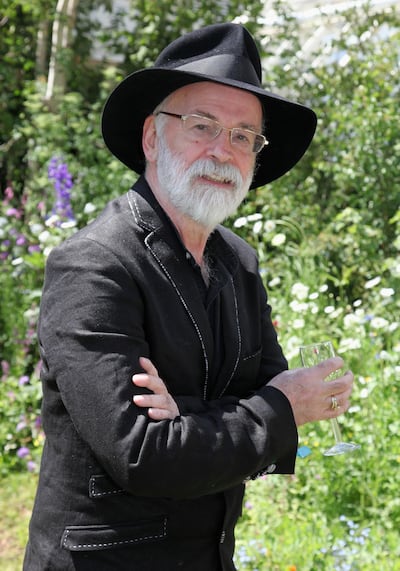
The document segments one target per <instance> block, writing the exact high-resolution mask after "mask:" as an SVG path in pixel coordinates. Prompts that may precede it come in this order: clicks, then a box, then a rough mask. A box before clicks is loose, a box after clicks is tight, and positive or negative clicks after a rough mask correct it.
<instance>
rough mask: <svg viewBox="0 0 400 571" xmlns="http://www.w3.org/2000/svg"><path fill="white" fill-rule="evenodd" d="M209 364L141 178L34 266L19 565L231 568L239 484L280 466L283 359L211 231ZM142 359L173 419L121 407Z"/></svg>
mask: <svg viewBox="0 0 400 571" xmlns="http://www.w3.org/2000/svg"><path fill="white" fill-rule="evenodd" d="M210 247H212V251H213V253H214V255H215V256H217V257H218V260H220V263H221V267H222V269H223V271H222V278H221V283H220V290H219V296H218V300H219V302H218V303H219V305H218V312H219V319H220V322H221V323H222V336H223V340H222V343H223V361H222V363H221V366H220V367H218V371H217V372H212V371H213V370H214V369H215V368H214V369H213V367H211V364H212V363H213V354H212V353H213V351H214V347H215V344H214V342H213V332H212V329H211V327H210V322H209V319H208V316H207V312H206V310H205V307H204V302H203V299H202V295H201V292H200V290H199V288H198V287H197V286H196V284H195V280H194V279H193V268H192V267H191V266H190V264H189V263H188V260H187V258H186V252H185V249H184V247H183V245H182V244H181V242H180V241H179V238H178V236H177V234H176V232H175V231H174V230H173V228H172V227H171V224H170V223H169V221H168V219H167V218H166V215H165V214H164V212H163V211H162V210H161V208H160V206H159V205H158V203H157V201H156V200H155V198H154V196H153V194H152V193H151V191H150V189H149V187H148V185H147V183H146V182H145V180H144V178H141V179H140V180H139V181H138V182H137V183H136V184H135V186H134V187H133V189H132V190H130V191H129V192H128V193H127V194H126V195H125V196H123V197H121V198H119V199H117V200H115V201H113V202H111V203H110V204H109V205H108V206H107V207H106V209H105V210H104V212H103V213H102V214H101V215H100V216H99V217H98V218H97V219H96V221H94V222H93V223H92V224H90V225H89V226H87V227H86V228H85V229H83V230H81V231H79V232H77V233H76V234H75V235H74V236H73V237H72V238H70V239H68V240H66V241H65V242H64V243H63V244H62V245H60V246H59V247H57V248H55V249H54V250H53V251H52V252H51V254H50V256H49V259H48V263H47V268H46V278H45V286H44V290H43V296H42V303H41V314H40V320H39V330H38V333H39V343H40V350H41V356H42V360H43V366H42V382H43V411H42V414H43V426H44V430H45V433H46V442H45V447H44V452H43V458H42V466H41V473H40V482H39V487H38V492H37V497H36V501H35V506H34V511H33V515H32V520H31V525H30V538H29V543H28V547H27V552H26V557H25V564H24V570H25V571H39V570H40V571H46V570H49V571H58V570H60V571H69V570H78V571H83V570H85V571H86V570H90V571H94V570H96V571H102V570H103V569H104V570H106V569H107V570H112V571H118V570H128V569H129V570H131V569H132V570H138V571H145V570H147V569H148V570H149V571H150V570H159V569H160V570H162V571H170V570H171V571H173V570H175V569H188V570H189V569H190V571H196V570H199V571H200V570H202V571H203V570H204V571H212V570H214V569H215V570H217V569H223V570H224V571H228V570H232V569H234V567H233V563H232V552H233V545H234V540H233V528H234V525H235V522H236V520H237V518H238V517H239V515H240V512H241V503H242V496H243V488H244V486H243V483H242V482H243V481H244V480H245V479H246V478H248V477H251V476H253V475H255V474H258V473H260V472H262V471H267V472H273V471H274V472H275V473H291V472H293V470H294V463H295V457H296V448H297V430H296V426H295V423H294V418H293V414H292V410H291V407H290V404H289V402H288V400H287V399H286V397H285V396H284V395H283V393H281V392H280V391H279V390H277V389H275V388H273V387H269V386H268V384H267V383H268V381H269V380H270V379H271V378H272V377H273V376H275V375H276V374H277V373H279V372H280V371H282V370H283V369H285V368H287V363H286V360H285V358H284V357H283V355H282V351H281V349H280V346H279V345H278V343H277V339H276V334H275V331H274V328H273V326H272V323H271V318H270V307H269V305H268V304H267V297H266V293H265V290H264V288H263V286H262V283H261V280H260V277H259V274H258V266H257V259H256V256H255V253H254V252H253V250H252V249H251V248H250V247H249V246H248V245H247V244H246V243H245V242H244V241H243V240H242V239H240V238H239V237H237V236H236V235H235V234H233V233H232V232H230V231H229V230H227V229H224V228H222V227H218V229H217V230H216V231H215V232H214V233H213V235H212V236H211V238H210ZM140 356H147V357H149V358H150V359H151V360H152V361H153V363H154V364H155V365H156V367H157V369H158V371H159V374H160V376H161V378H162V379H163V380H164V381H165V382H166V384H167V386H168V389H169V391H170V393H171V394H172V395H174V397H175V399H176V401H177V403H178V406H179V409H180V412H181V414H180V416H179V417H178V418H176V419H175V420H173V421H161V422H154V421H151V420H149V418H148V416H147V414H146V411H145V410H143V409H139V408H138V407H136V406H135V405H134V404H133V403H132V397H133V395H134V393H135V391H136V392H138V389H137V388H135V387H134V385H133V384H132V382H131V377H132V374H133V373H135V372H139V371H140V370H141V369H140V367H139V364H138V358H139V357H140Z"/></svg>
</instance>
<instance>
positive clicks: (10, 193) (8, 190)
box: [4, 186, 14, 204]
mask: <svg viewBox="0 0 400 571" xmlns="http://www.w3.org/2000/svg"><path fill="white" fill-rule="evenodd" d="M4 196H5V200H4V204H7V203H8V202H10V200H12V199H13V198H14V191H13V189H12V188H11V186H7V188H6V189H5V191H4Z"/></svg>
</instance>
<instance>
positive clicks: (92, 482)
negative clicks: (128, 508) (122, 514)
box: [90, 476, 124, 498]
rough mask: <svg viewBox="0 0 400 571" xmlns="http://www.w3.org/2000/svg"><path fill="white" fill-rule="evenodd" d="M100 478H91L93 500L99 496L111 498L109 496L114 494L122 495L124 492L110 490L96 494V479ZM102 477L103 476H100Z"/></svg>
mask: <svg viewBox="0 0 400 571" xmlns="http://www.w3.org/2000/svg"><path fill="white" fill-rule="evenodd" d="M98 477H99V476H92V477H91V478H90V497H91V498H93V497H94V498H97V497H99V496H109V495H113V494H122V493H123V491H124V490H122V489H121V490H110V491H107V492H95V484H96V478H98ZM100 477H101V476H100Z"/></svg>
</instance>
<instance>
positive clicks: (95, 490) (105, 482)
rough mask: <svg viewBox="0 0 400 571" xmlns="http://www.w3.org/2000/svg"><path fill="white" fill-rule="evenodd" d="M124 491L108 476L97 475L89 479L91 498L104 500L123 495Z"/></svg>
mask: <svg viewBox="0 0 400 571" xmlns="http://www.w3.org/2000/svg"><path fill="white" fill-rule="evenodd" d="M123 493H124V490H123V489H122V488H120V487H119V486H117V484H116V483H115V482H114V481H113V480H112V479H111V478H109V477H108V476H105V475H104V474H96V475H93V476H90V479H89V498H104V497H105V496H110V495H115V494H123Z"/></svg>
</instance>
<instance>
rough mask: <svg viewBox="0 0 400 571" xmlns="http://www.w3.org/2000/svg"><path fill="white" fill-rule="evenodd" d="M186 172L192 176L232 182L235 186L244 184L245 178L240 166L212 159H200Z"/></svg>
mask: <svg viewBox="0 0 400 571" xmlns="http://www.w3.org/2000/svg"><path fill="white" fill-rule="evenodd" d="M186 174H187V175H188V176H189V177H190V178H195V177H209V178H215V179H218V180H221V181H224V182H227V183H232V184H234V185H235V187H236V188H237V187H239V186H240V185H242V184H243V179H242V176H241V174H240V171H239V169H238V168H236V167H234V166H233V165H229V164H220V163H216V162H215V161H213V160H211V159H199V160H197V161H196V162H195V163H193V164H192V165H190V167H189V168H188V169H187V171H186Z"/></svg>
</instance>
